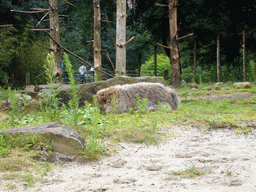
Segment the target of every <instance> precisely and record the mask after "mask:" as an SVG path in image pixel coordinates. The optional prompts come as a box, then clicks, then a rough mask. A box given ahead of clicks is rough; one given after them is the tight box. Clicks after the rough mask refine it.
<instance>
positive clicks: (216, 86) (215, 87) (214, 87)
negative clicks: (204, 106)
mask: <svg viewBox="0 0 256 192" xmlns="http://www.w3.org/2000/svg"><path fill="white" fill-rule="evenodd" d="M212 88H213V89H215V90H220V87H219V86H218V85H214V86H212Z"/></svg>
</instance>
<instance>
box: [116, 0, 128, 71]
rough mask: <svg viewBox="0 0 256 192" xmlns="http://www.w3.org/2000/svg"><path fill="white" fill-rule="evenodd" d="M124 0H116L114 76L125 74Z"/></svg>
mask: <svg viewBox="0 0 256 192" xmlns="http://www.w3.org/2000/svg"><path fill="white" fill-rule="evenodd" d="M125 41H126V0H117V10H116V76H121V75H126V42H125Z"/></svg>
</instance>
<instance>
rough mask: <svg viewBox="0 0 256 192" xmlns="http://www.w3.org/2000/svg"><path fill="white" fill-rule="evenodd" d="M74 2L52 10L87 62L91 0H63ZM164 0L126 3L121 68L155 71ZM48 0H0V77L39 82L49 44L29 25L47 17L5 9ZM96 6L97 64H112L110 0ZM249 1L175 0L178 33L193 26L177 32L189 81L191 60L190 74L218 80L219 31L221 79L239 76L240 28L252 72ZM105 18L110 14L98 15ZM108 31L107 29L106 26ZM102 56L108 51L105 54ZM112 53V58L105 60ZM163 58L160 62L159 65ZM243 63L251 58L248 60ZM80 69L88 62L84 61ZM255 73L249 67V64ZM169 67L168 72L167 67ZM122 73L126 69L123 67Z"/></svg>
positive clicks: (165, 36) (253, 9)
mask: <svg viewBox="0 0 256 192" xmlns="http://www.w3.org/2000/svg"><path fill="white" fill-rule="evenodd" d="M69 2H70V3H72V4H73V5H75V7H74V6H71V5H70V4H68V3H66V2H65V1H61V0H59V2H58V3H59V7H60V10H59V14H61V15H68V17H63V19H60V20H59V22H60V29H61V30H60V39H61V45H62V46H64V47H66V48H67V49H69V50H70V51H72V52H74V53H75V54H77V55H79V56H80V57H82V58H84V59H85V60H87V61H88V62H89V63H91V64H92V65H93V43H92V42H91V40H92V38H93V1H92V0H90V1H88V0H84V1H79V0H70V1H69ZM156 3H161V4H166V5H167V3H168V1H167V0H147V1H142V0H137V1H136V4H135V5H133V6H132V7H130V9H127V34H126V35H127V39H130V38H131V37H133V36H134V39H133V40H132V41H131V42H130V43H129V44H128V46H127V61H126V63H127V65H126V66H127V71H128V72H129V71H132V73H131V74H130V75H131V76H136V75H137V72H138V66H139V63H142V67H141V69H142V71H141V75H154V69H153V63H154V59H153V58H154V47H155V45H156V43H159V44H161V45H164V46H168V45H169V42H170V40H169V37H170V35H169V31H170V30H169V18H168V16H169V14H168V12H169V10H168V7H162V6H157V5H156ZM48 7H49V5H48V0H43V1H36V0H1V1H0V18H1V19H0V25H7V24H12V26H5V27H0V85H2V86H8V85H12V86H13V87H22V86H24V85H25V84H26V74H27V73H28V72H29V73H30V79H31V84H36V83H37V84H42V83H46V79H45V77H44V76H43V75H42V76H40V77H39V78H37V79H35V77H37V76H38V75H40V74H42V73H43V72H44V68H43V65H44V63H45V58H46V55H47V53H48V52H49V38H48V37H47V35H46V34H45V32H43V31H31V30H30V29H32V28H40V29H48V28H49V22H48V21H47V17H46V18H45V20H46V21H43V22H41V23H40V25H39V26H37V27H36V25H37V23H38V22H39V21H40V19H41V18H42V17H43V15H44V13H36V14H25V13H19V12H11V10H22V11H30V10H31V8H48ZM101 14H102V20H103V21H102V25H101V27H102V29H101V35H102V36H101V40H102V50H106V51H107V52H106V51H102V66H103V68H104V69H107V70H108V71H109V72H113V73H114V70H113V67H112V64H111V62H113V63H114V66H115V61H116V59H115V54H116V52H115V44H114V42H113V41H114V40H113V39H115V34H116V2H115V0H108V1H101ZM255 16H256V2H255V0H244V1H235V2H234V1H231V0H225V1H223V0H216V1H206V0H190V1H184V0H179V1H178V16H177V19H178V36H179V37H182V36H185V35H187V34H191V33H193V35H192V36H189V37H187V38H184V39H181V40H180V41H179V45H180V64H181V72H182V79H184V80H186V82H192V81H193V68H194V66H195V65H196V71H197V76H196V79H195V81H196V82H199V81H202V82H214V81H217V67H216V63H217V60H216V57H217V56H216V55H217V54H216V50H217V37H218V36H219V38H220V48H221V49H220V65H221V79H220V80H221V81H242V80H243V57H242V42H243V31H244V32H245V42H246V44H245V49H246V63H247V65H246V80H249V81H250V80H252V75H251V72H252V70H251V69H252V68H254V67H255V63H254V60H255V59H256V58H255V51H256V50H255V43H256V41H255V40H256V22H255V21H254V18H255ZM104 20H105V21H107V20H109V21H111V22H104ZM110 31H111V33H110ZM157 53H158V54H159V55H158V57H157V58H158V61H157V66H158V75H163V72H162V70H164V69H166V68H167V69H168V70H171V68H170V67H169V66H170V65H169V64H170V63H169V60H168V57H169V54H170V52H169V49H166V48H163V47H162V46H158V48H157ZM107 54H108V55H109V57H108V55H107ZM110 60H111V61H110ZM70 61H71V64H72V66H73V69H74V70H76V71H78V68H79V66H80V61H79V60H78V59H77V58H75V57H72V56H70ZM166 64H167V65H166ZM249 64H250V65H249ZM87 69H90V67H89V66H87ZM254 73H255V71H254ZM169 74H171V73H170V72H169ZM128 75H129V73H128ZM168 81H169V83H171V82H170V80H168Z"/></svg>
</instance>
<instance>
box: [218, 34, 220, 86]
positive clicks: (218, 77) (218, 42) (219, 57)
mask: <svg viewBox="0 0 256 192" xmlns="http://www.w3.org/2000/svg"><path fill="white" fill-rule="evenodd" d="M217 81H218V82H220V35H219V34H218V35H217Z"/></svg>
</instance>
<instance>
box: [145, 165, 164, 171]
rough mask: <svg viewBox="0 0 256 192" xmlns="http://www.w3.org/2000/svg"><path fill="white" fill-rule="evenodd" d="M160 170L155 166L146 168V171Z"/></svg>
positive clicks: (159, 167) (160, 167)
mask: <svg viewBox="0 0 256 192" xmlns="http://www.w3.org/2000/svg"><path fill="white" fill-rule="evenodd" d="M160 169H162V166H157V165H150V166H146V170H148V171H159V170H160Z"/></svg>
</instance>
